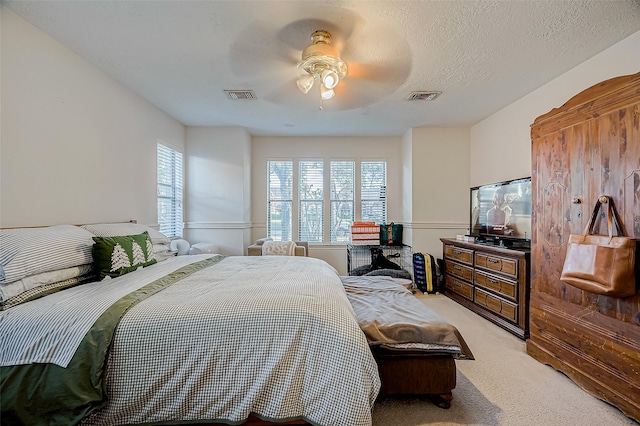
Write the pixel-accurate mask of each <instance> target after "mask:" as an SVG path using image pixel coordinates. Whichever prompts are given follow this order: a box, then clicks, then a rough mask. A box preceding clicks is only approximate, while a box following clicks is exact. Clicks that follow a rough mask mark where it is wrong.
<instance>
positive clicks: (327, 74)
mask: <svg viewBox="0 0 640 426" xmlns="http://www.w3.org/2000/svg"><path fill="white" fill-rule="evenodd" d="M339 81H340V78H339V77H338V73H336V72H335V71H333V70H324V71H323V72H322V84H324V87H326V88H327V89H333V88H334V87H336V86H337V85H338V82H339Z"/></svg>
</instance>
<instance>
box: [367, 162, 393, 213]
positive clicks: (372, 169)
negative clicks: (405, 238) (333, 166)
mask: <svg viewBox="0 0 640 426" xmlns="http://www.w3.org/2000/svg"><path fill="white" fill-rule="evenodd" d="M360 198H361V199H362V205H361V218H362V219H361V220H362V221H363V222H376V223H379V224H380V223H387V162H386V161H363V162H362V163H360Z"/></svg>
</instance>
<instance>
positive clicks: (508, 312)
mask: <svg viewBox="0 0 640 426" xmlns="http://www.w3.org/2000/svg"><path fill="white" fill-rule="evenodd" d="M440 240H441V241H442V243H443V245H444V246H443V250H442V252H443V254H444V268H445V295H447V296H448V297H450V298H451V299H453V300H455V301H456V302H458V303H460V304H461V305H463V306H465V307H467V308H469V309H471V310H472V311H474V312H476V313H477V314H479V315H481V316H483V317H485V318H486V319H488V320H489V321H491V322H493V323H495V324H497V325H499V326H500V327H502V328H504V329H505V330H507V331H509V332H511V333H513V334H515V335H516V336H518V337H519V338H521V339H526V338H528V337H529V250H525V249H508V248H504V247H498V246H493V245H483V244H473V243H465V242H463V241H459V240H454V239H448V238H441V239H440Z"/></svg>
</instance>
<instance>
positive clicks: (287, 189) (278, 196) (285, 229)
mask: <svg viewBox="0 0 640 426" xmlns="http://www.w3.org/2000/svg"><path fill="white" fill-rule="evenodd" d="M267 187H268V190H269V192H268V194H269V195H268V199H267V204H268V206H267V236H268V237H271V238H273V239H274V241H291V234H292V231H291V225H292V215H293V211H292V208H293V161H267Z"/></svg>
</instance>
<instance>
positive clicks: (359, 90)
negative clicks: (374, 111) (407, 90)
mask: <svg viewBox="0 0 640 426" xmlns="http://www.w3.org/2000/svg"><path fill="white" fill-rule="evenodd" d="M334 9H335V10H334ZM305 14H308V15H309V16H314V15H315V16H323V17H325V19H319V18H316V17H309V18H304V16H301V18H302V19H297V20H294V21H292V22H289V23H285V24H283V23H278V22H274V21H269V22H266V21H256V22H252V23H250V24H249V25H248V26H247V28H246V30H245V31H244V32H242V33H241V34H240V35H239V36H238V38H237V39H236V40H235V41H234V42H233V43H232V44H231V46H230V51H229V53H230V56H229V59H230V65H231V67H232V70H233V72H234V76H236V77H237V78H238V79H239V80H240V84H242V85H244V86H245V87H246V88H248V89H252V90H254V91H255V92H256V95H257V97H258V99H262V100H264V101H267V102H270V103H273V104H275V105H278V106H281V107H286V108H293V109H300V110H304V109H310V108H314V109H316V108H318V103H317V102H314V101H311V102H310V99H309V97H307V96H304V95H303V93H318V96H319V98H320V102H321V105H320V107H321V109H322V107H323V103H322V102H323V101H325V100H329V99H331V101H330V102H327V103H326V104H324V109H325V110H326V111H344V110H351V109H356V108H363V107H366V106H369V105H372V104H374V103H376V102H378V101H379V100H380V99H382V98H385V97H387V96H389V95H391V94H392V93H393V92H395V91H396V90H397V89H398V88H399V87H400V86H402V84H404V83H405V82H406V80H407V78H408V76H409V73H410V72H411V62H412V60H411V50H410V47H409V45H408V43H407V42H406V41H405V40H404V39H403V38H402V37H401V36H400V35H399V34H398V32H397V31H396V30H395V29H394V28H392V27H390V26H388V25H387V24H386V23H385V22H384V21H382V20H381V21H378V22H375V23H365V22H364V21H363V19H362V18H361V17H360V16H359V15H358V14H357V13H356V12H355V11H353V10H349V9H343V8H327V7H324V8H322V9H314V10H310V11H306V9H305ZM283 19H287V18H286V17H283ZM334 22H337V24H336V23H334ZM309 34H311V44H309ZM316 82H320V84H318V83H316ZM316 90H317V92H316ZM313 99H316V100H317V99H318V98H316V97H315V96H314V97H313Z"/></svg>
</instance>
